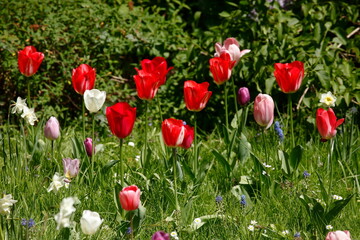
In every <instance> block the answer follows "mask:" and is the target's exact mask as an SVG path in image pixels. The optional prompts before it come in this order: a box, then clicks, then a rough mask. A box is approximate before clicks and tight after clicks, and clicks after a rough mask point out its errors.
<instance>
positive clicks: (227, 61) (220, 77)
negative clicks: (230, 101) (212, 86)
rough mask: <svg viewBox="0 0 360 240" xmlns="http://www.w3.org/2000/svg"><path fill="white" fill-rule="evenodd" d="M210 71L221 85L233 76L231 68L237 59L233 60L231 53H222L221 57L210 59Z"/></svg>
mask: <svg viewBox="0 0 360 240" xmlns="http://www.w3.org/2000/svg"><path fill="white" fill-rule="evenodd" d="M209 62H210V71H211V73H212V75H213V77H214V81H215V83H216V84H217V85H221V84H223V83H224V82H226V81H227V80H229V78H230V77H231V70H232V68H233V67H234V65H235V63H236V61H233V60H231V57H230V54H229V53H227V52H223V53H221V55H220V57H214V58H211V59H210V61H209Z"/></svg>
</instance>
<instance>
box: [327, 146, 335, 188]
mask: <svg viewBox="0 0 360 240" xmlns="http://www.w3.org/2000/svg"><path fill="white" fill-rule="evenodd" d="M333 151H334V139H330V144H329V154H328V168H329V169H330V170H329V172H330V176H329V191H328V194H331V188H332V178H333V166H332V165H333V161H332V155H333Z"/></svg>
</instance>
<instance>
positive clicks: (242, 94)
mask: <svg viewBox="0 0 360 240" xmlns="http://www.w3.org/2000/svg"><path fill="white" fill-rule="evenodd" d="M237 100H238V103H239V104H240V105H242V106H244V105H246V104H248V103H249V102H250V92H249V89H248V88H247V87H242V88H239V90H238V93H237Z"/></svg>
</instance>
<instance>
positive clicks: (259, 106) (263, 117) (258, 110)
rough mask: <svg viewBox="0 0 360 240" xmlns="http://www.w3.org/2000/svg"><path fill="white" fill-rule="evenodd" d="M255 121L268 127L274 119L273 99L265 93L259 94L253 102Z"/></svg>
mask: <svg viewBox="0 0 360 240" xmlns="http://www.w3.org/2000/svg"><path fill="white" fill-rule="evenodd" d="M254 118H255V121H256V122H257V123H258V124H259V125H260V126H262V127H265V129H268V128H269V127H270V126H271V124H272V123H273V121H274V101H273V99H272V97H270V96H269V95H267V94H261V93H260V94H259V95H258V96H257V97H256V98H255V102H254Z"/></svg>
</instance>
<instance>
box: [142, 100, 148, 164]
mask: <svg viewBox="0 0 360 240" xmlns="http://www.w3.org/2000/svg"><path fill="white" fill-rule="evenodd" d="M147 112H148V101H145V143H144V152H143V154H142V156H141V158H142V163H141V164H142V166H143V167H145V164H146V158H147V147H148V146H147V144H148V139H147V129H148V128H147V126H148V116H147Z"/></svg>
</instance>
